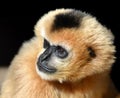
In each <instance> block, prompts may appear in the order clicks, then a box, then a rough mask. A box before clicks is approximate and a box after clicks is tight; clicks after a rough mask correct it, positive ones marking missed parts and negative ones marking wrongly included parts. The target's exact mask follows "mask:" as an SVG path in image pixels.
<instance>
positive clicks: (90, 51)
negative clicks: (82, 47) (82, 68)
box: [88, 47, 96, 58]
mask: <svg viewBox="0 0 120 98" xmlns="http://www.w3.org/2000/svg"><path fill="white" fill-rule="evenodd" d="M88 51H89V55H90V56H91V57H93V58H94V57H96V54H95V51H94V50H93V49H92V48H91V47H88Z"/></svg>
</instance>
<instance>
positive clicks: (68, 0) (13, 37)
mask: <svg viewBox="0 0 120 98" xmlns="http://www.w3.org/2000/svg"><path fill="white" fill-rule="evenodd" d="M50 1H51V2H50ZM56 8H75V9H78V10H82V11H85V12H88V13H91V14H92V15H94V16H96V17H97V19H98V20H99V21H100V22H101V23H102V24H104V25H105V26H106V27H108V28H109V29H111V31H112V32H113V34H114V35H115V45H116V50H117V53H116V57H117V60H116V63H115V64H114V66H113V68H112V72H111V77H112V79H113V81H114V83H115V85H116V87H117V88H118V89H119V90H120V30H119V28H120V15H119V14H120V10H119V9H120V7H119V2H115V0H114V1H112V0H109V2H107V1H105V0H104V1H98V0H96V1H93V0H89V1H87V0H84V2H83V1H82V2H81V1H79V0H49V2H48V1H47V0H44V1H43V0H41V1H40V0H36V1H35V0H34V1H31V0H30V1H27V2H25V0H24V1H22V0H21V1H19V0H16V1H12V0H9V1H6V0H4V1H2V0H1V1H0V66H8V65H9V64H10V62H11V60H12V59H13V57H14V55H15V54H16V53H17V51H18V49H19V47H20V46H21V45H22V43H23V42H24V41H26V40H29V39H30V38H31V37H32V36H34V32H33V29H34V25H35V24H36V22H37V20H38V19H39V18H40V17H41V16H42V15H43V14H44V13H46V12H48V11H50V10H54V9H56Z"/></svg>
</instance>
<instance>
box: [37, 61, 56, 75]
mask: <svg viewBox="0 0 120 98" xmlns="http://www.w3.org/2000/svg"><path fill="white" fill-rule="evenodd" d="M37 66H38V69H39V71H42V72H45V73H55V72H56V68H54V67H52V66H50V65H48V64H46V63H45V62H42V63H37Z"/></svg>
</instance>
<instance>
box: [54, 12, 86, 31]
mask: <svg viewBox="0 0 120 98" xmlns="http://www.w3.org/2000/svg"><path fill="white" fill-rule="evenodd" d="M85 15H86V14H85V13H83V12H81V11H78V10H72V11H70V12H65V13H60V14H57V15H56V16H55V19H54V22H53V26H52V30H58V29H61V28H77V27H79V26H80V24H81V22H82V19H83V17H84V16H85Z"/></svg>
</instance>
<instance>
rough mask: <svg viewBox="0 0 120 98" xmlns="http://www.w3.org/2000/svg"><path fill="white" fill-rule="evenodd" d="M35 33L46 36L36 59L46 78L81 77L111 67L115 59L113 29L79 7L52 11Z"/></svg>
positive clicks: (73, 78)
mask: <svg viewBox="0 0 120 98" xmlns="http://www.w3.org/2000/svg"><path fill="white" fill-rule="evenodd" d="M35 34H36V36H37V37H38V38H40V37H41V36H42V38H43V44H42V46H43V49H42V50H43V51H40V53H39V54H38V59H37V61H36V62H37V64H36V69H37V73H38V74H39V75H40V76H41V78H42V79H46V80H57V81H60V82H63V81H71V82H72V81H77V80H81V79H83V78H85V77H87V76H90V75H93V74H97V73H101V72H104V71H107V70H110V67H111V65H112V64H113V63H114V58H115V57H114V52H115V47H114V45H113V40H114V37H113V35H112V33H111V31H110V30H108V29H107V28H106V27H104V26H102V25H101V24H100V23H99V22H98V21H97V20H96V18H95V17H93V16H91V15H89V14H87V13H84V12H81V11H79V10H74V9H57V10H54V11H50V12H48V14H45V15H44V16H43V17H42V18H41V19H40V20H39V21H38V22H37V24H36V26H35ZM38 45H39V43H38Z"/></svg>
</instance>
